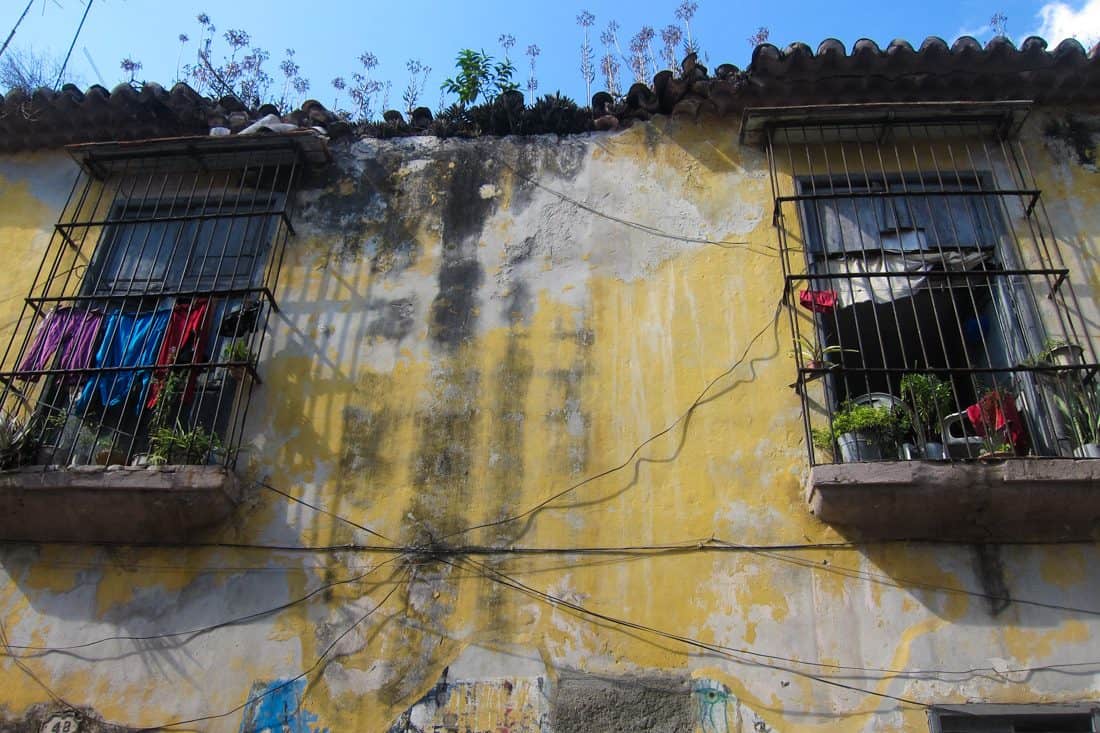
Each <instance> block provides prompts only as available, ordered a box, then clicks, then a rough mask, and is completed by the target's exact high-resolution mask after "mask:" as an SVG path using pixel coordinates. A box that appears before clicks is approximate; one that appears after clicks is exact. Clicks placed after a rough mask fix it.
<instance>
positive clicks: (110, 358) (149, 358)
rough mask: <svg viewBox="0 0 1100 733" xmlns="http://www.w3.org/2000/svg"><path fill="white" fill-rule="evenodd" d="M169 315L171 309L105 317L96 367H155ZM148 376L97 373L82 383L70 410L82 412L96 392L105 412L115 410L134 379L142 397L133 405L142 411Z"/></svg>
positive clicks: (134, 372) (137, 372)
mask: <svg viewBox="0 0 1100 733" xmlns="http://www.w3.org/2000/svg"><path fill="white" fill-rule="evenodd" d="M171 315H172V311H171V309H168V310H159V311H156V312H154V313H139V314H132V313H111V314H110V315H108V316H107V318H106V320H105V321H104V326H103V340H102V341H101V342H100V344H99V350H98V351H96V355H95V368H97V369H108V368H111V367H136V366H140V365H142V364H147V365H149V366H154V365H155V364H156V360H157V353H158V351H159V349H160V342H161V341H162V340H163V339H164V331H165V329H166V328H167V327H168V319H169V318H170V317H171ZM149 375H150V371H149V370H148V369H140V370H138V369H135V370H132V371H117V372H105V373H101V374H97V375H95V376H93V377H92V378H91V379H89V380H88V381H87V383H85V385H84V389H82V390H81V392H80V395H79V396H78V397H77V398H76V401H75V402H74V403H73V408H74V409H75V410H77V411H81V412H82V411H83V410H84V408H86V407H87V406H88V404H89V403H90V401H91V399H92V397H93V396H94V395H95V394H96V393H97V392H98V394H99V399H100V402H101V404H102V405H103V408H104V409H107V408H110V407H117V406H118V405H120V404H122V402H123V400H125V399H126V396H127V395H128V394H130V389H131V388H132V387H133V384H134V380H135V379H140V380H141V394H140V395H139V396H138V398H137V399H136V401H135V404H136V405H137V406H138V409H141V405H142V403H143V402H144V399H145V398H144V395H145V389H146V387H148V385H149Z"/></svg>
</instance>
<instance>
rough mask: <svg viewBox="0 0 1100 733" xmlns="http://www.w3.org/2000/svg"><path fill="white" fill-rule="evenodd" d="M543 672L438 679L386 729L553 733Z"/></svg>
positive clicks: (414, 732)
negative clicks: (467, 679) (537, 674)
mask: <svg viewBox="0 0 1100 733" xmlns="http://www.w3.org/2000/svg"><path fill="white" fill-rule="evenodd" d="M548 707H549V706H548V704H547V699H546V694H545V684H544V681H543V679H542V678H541V677H535V678H523V677H520V678H509V679H490V680H477V681H471V682H445V681H443V682H439V683H438V684H437V685H436V686H435V687H433V688H432V690H431V691H430V692H429V693H428V694H427V695H425V696H424V697H422V698H421V699H420V700H418V701H417V702H416V704H414V705H413V706H412V707H410V708H409V709H408V710H406V711H405V712H404V713H402V714H401V716H400V717H399V718H398V719H397V720H396V721H395V722H394V724H393V725H391V726H390V729H389V731H388V733H450V732H451V731H462V733H550V727H549V710H548Z"/></svg>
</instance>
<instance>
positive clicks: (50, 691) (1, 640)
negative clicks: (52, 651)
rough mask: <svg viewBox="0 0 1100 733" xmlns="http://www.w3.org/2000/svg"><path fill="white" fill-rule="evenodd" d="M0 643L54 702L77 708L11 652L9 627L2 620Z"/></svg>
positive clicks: (6, 652) (24, 672) (65, 706)
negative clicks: (6, 627) (5, 626)
mask: <svg viewBox="0 0 1100 733" xmlns="http://www.w3.org/2000/svg"><path fill="white" fill-rule="evenodd" d="M0 644H3V646H4V649H5V654H6V655H7V656H9V657H11V660H12V661H13V662H14V663H15V666H16V667H18V668H19V671H21V672H22V673H23V674H25V675H26V676H27V677H29V678H30V679H31V680H32V681H33V682H34V683H35V684H37V685H38V686H39V687H41V688H42V689H43V690H45V692H46V694H47V695H49V696H50V699H51V700H53V701H54V703H56V704H58V705H61V706H62V707H64V708H66V709H67V710H76V708H75V707H73V706H72V705H71V704H70V703H69V702H68V701H66V700H65V698H63V697H61V696H60V695H58V694H57V693H56V692H54V691H53V689H52V688H51V687H50V686H49V685H47V684H46V683H45V682H43V681H42V680H41V679H40V678H39V677H38V675H36V674H35V673H34V672H33V671H32V670H31V668H30V667H28V666H27V665H26V664H24V663H23V662H22V660H21V658H20V657H18V656H16V655H14V654H12V653H11V645H10V644H9V643H8V632H7V629H5V628H4V624H3V622H0Z"/></svg>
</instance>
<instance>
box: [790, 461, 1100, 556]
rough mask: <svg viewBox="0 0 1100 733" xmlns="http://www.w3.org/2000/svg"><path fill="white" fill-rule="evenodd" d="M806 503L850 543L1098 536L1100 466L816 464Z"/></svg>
mask: <svg viewBox="0 0 1100 733" xmlns="http://www.w3.org/2000/svg"><path fill="white" fill-rule="evenodd" d="M806 499H807V501H808V503H809V505H810V511H812V512H813V513H814V514H815V515H816V516H817V517H818V519H820V520H822V521H823V522H826V523H828V524H831V525H834V526H836V528H837V530H838V531H840V532H841V533H842V534H844V535H846V536H849V537H851V538H852V539H856V540H858V539H864V540H871V539H935V540H956V541H964V542H1013V541H1015V542H1026V541H1050V540H1093V539H1096V538H1098V537H1100V460H1069V459H1049V458H1048V459H1044V458H1011V459H1007V460H1003V461H994V462H983V461H973V462H956V463H950V462H940V461H881V462H873V463H839V464H833V465H822V466H814V467H813V468H811V469H810V475H809V479H808V481H807V483H806Z"/></svg>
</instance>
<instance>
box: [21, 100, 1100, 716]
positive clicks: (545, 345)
mask: <svg viewBox="0 0 1100 733" xmlns="http://www.w3.org/2000/svg"><path fill="white" fill-rule="evenodd" d="M1087 112H1088V110H1080V109H1065V108H1041V109H1037V110H1035V111H1034V112H1033V113H1032V114H1031V116H1029V118H1028V119H1027V121H1026V123H1025V124H1024V127H1023V128H1022V130H1021V131H1020V132H1019V138H1020V140H1021V141H1022V142H1023V146H1024V148H1025V149H1026V151H1027V154H1028V156H1029V160H1030V161H1031V164H1032V165H1033V166H1034V173H1035V176H1036V180H1037V182H1038V184H1039V186H1040V187H1041V188H1042V191H1043V201H1044V203H1045V206H1046V210H1047V212H1049V214H1050V216H1051V219H1052V228H1053V230H1054V231H1055V232H1056V233H1057V235H1058V236H1059V244H1060V245H1061V247H1062V250H1063V253H1064V254H1065V256H1066V258H1067V263H1068V264H1067V266H1068V267H1069V268H1070V269H1071V270H1072V281H1073V282H1072V286H1073V287H1075V288H1076V289H1077V294H1078V295H1079V296H1080V299H1081V303H1083V304H1084V305H1083V307H1084V308H1085V310H1086V312H1085V313H1084V314H1083V318H1084V319H1085V322H1086V323H1088V324H1090V325H1092V324H1095V318H1096V315H1097V314H1096V312H1095V309H1094V308H1093V305H1092V304H1093V298H1095V297H1096V295H1097V294H1098V293H1100V269H1098V268H1097V266H1096V262H1097V256H1098V253H1100V238H1098V235H1097V234H1096V233H1097V232H1100V186H1098V185H1097V184H1098V181H1100V179H1098V178H1097V173H1096V170H1095V167H1094V166H1093V165H1090V164H1088V163H1087V162H1082V158H1081V157H1080V156H1079V155H1078V154H1077V151H1075V150H1074V149H1073V147H1072V146H1071V145H1069V144H1068V143H1066V142H1065V141H1064V140H1062V139H1059V138H1057V137H1051V136H1050V135H1047V134H1045V131H1046V130H1048V129H1049V127H1050V123H1051V121H1057V120H1063V119H1065V118H1066V115H1067V114H1070V113H1073V114H1075V115H1082V114H1086V113H1087ZM1086 117H1087V114H1086ZM739 133H740V125H739V123H738V120H737V119H731V118H729V117H725V118H718V117H714V116H707V115H704V116H702V117H700V118H698V119H688V118H685V117H683V116H679V117H665V116H657V117H655V118H654V119H653V120H651V121H649V122H645V123H639V124H636V125H634V126H633V127H631V128H630V129H627V130H621V131H615V132H594V133H589V134H584V135H576V136H569V137H563V138H558V137H556V136H534V137H504V138H489V137H485V138H480V139H472V140H467V139H437V138H432V137H410V138H398V139H393V140H377V139H362V140H344V141H334V142H333V143H332V144H331V148H330V150H331V155H332V162H331V163H330V164H329V165H327V166H322V167H319V168H316V169H314V170H312V171H310V172H309V173H308V174H307V175H305V176H304V178H303V179H302V181H301V183H300V185H299V186H298V191H297V194H296V196H297V201H296V203H297V206H296V211H295V214H294V219H293V221H294V226H295V229H296V235H295V236H294V237H293V238H292V239H291V240H290V243H289V244H288V247H287V253H286V261H285V263H284V265H283V272H282V278H281V282H280V284H279V290H278V293H277V298H278V301H279V306H280V312H279V313H278V314H275V315H274V316H273V317H272V319H271V322H270V324H269V332H270V335H269V339H268V341H267V343H266V345H265V347H264V351H263V353H262V354H260V362H259V373H260V375H261V376H262V378H263V384H262V386H259V387H257V390H256V393H255V394H254V396H253V399H252V406H251V410H250V413H249V419H248V423H247V430H246V435H245V446H246V451H245V452H244V453H243V456H242V458H241V459H240V461H239V462H238V470H237V473H238V474H239V475H240V477H241V481H242V485H244V486H245V487H247V488H246V490H245V499H244V500H243V502H242V503H241V504H240V505H239V506H238V507H237V508H236V510H235V511H234V513H233V515H232V516H231V518H230V519H229V521H227V522H225V523H224V524H223V525H221V526H220V527H218V528H216V529H213V530H209V531H207V532H204V533H203V534H201V535H200V536H197V537H195V538H193V539H194V541H195V542H196V543H198V545H199V546H196V547H185V546H180V545H178V544H177V545H173V546H169V547H156V546H107V547H104V546H74V545H65V544H34V543H16V544H10V545H6V546H4V547H2V548H0V579H2V580H3V582H2V583H0V621H2V631H3V638H2V639H0V643H2V644H3V645H4V646H5V649H4V656H3V658H0V729H3V730H8V729H11V730H19V731H22V730H39V729H40V728H41V727H42V725H43V724H44V723H47V722H48V721H50V720H51V719H53V718H54V716H63V715H65V714H66V711H67V710H69V709H70V706H71V707H72V708H75V709H76V710H77V711H79V713H80V716H82V717H77V718H74V720H75V721H77V722H76V724H77V725H78V726H79V729H80V730H81V731H84V730H89V731H90V730H99V729H102V730H114V729H146V728H150V729H152V728H159V727H162V726H166V725H169V724H172V723H174V722H176V721H191V720H196V722H188V723H185V724H182V725H181V726H180V728H181V729H186V730H210V731H266V730H289V731H321V730H328V731H333V732H335V731H395V732H396V731H402V732H403V731H414V730H415V731H477V732H480V731H494V732H495V731H512V732H513V733H519V732H520V731H524V732H528V731H532V732H533V731H538V732H540V733H549V732H550V731H559V732H564V731H575V730H576V731H618V730H624V731H625V730H631V731H634V730H657V731H666V730H667V731H681V730H682V731H705V732H708V733H710V732H712V731H713V732H715V733H726V732H727V731H729V732H730V733H732V732H733V731H773V730H774V731H783V732H793V731H849V732H851V733H856V732H857V731H920V730H926V729H927V727H928V712H927V707H926V706H930V705H940V704H951V703H966V702H998V703H1089V702H1094V701H1096V700H1100V689H1098V684H1100V683H1098V677H1097V674H1098V673H1100V653H1098V651H1097V650H1098V649H1100V645H1098V643H1097V640H1098V639H1100V619H1098V613H1100V590H1098V588H1097V585H1096V583H1095V582H1093V578H1092V577H1091V575H1090V570H1089V568H1092V567H1095V566H1096V565H1097V564H1098V563H1100V549H1098V546H1097V545H1096V544H1093V543H1089V542H1079V543H1074V544H1057V543H1054V544H1001V545H993V546H975V545H969V544H953V543H932V542H890V541H884V542H866V543H864V542H859V541H856V542H849V539H850V538H847V537H845V536H844V535H842V534H841V533H839V532H838V531H837V530H836V529H835V528H833V527H830V526H829V525H826V524H824V523H822V522H821V521H819V520H818V519H817V518H815V517H814V516H813V515H812V514H811V512H810V511H809V508H808V506H807V502H806V496H805V493H804V486H805V479H806V475H807V472H808V470H809V462H808V458H807V447H806V445H805V434H804V430H803V422H802V408H801V403H800V401H799V398H798V396H797V395H796V394H795V393H794V391H793V390H792V389H791V388H790V386H789V385H790V384H791V382H792V380H793V379H794V375H795V361H794V357H793V356H792V355H791V343H792V335H791V331H790V327H789V324H788V322H787V319H786V317H785V316H783V310H782V309H783V308H784V307H786V306H784V305H783V304H782V302H781V299H782V295H783V291H784V277H783V275H784V273H783V271H782V269H781V266H780V260H779V257H778V255H777V239H776V231H775V228H774V227H773V203H774V202H773V192H772V190H771V182H770V179H769V174H768V161H767V155H766V153H765V151H764V150H763V149H762V148H761V147H760V146H757V145H750V144H742V143H741V142H740V141H739ZM1093 151H1094V149H1093ZM76 173H77V168H76V166H75V165H74V164H73V163H72V161H71V159H70V158H69V157H68V156H67V155H65V154H64V153H63V152H62V151H46V152H39V153H25V154H12V155H8V156H6V157H5V158H3V159H2V160H0V251H3V252H4V253H5V257H4V260H5V268H4V276H3V278H2V280H0V326H4V327H7V328H9V329H10V327H11V326H10V324H11V322H12V321H14V319H15V317H16V315H17V313H18V309H19V308H20V307H21V305H22V298H23V296H24V295H25V294H26V288H27V283H29V282H30V281H31V280H32V279H33V277H34V271H35V269H36V268H37V267H38V263H39V260H40V258H41V254H42V251H43V249H44V247H45V246H46V244H47V242H48V241H49V239H50V236H51V232H52V228H53V225H54V222H55V221H56V220H57V217H58V213H59V211H60V209H61V207H62V205H63V202H64V197H65V195H66V194H67V193H68V190H69V188H70V186H71V182H72V178H73V176H74V175H76ZM263 484H266V485H267V486H266V487H265V486H264V485H263ZM269 487H270V488H269ZM272 488H273V489H278V490H279V491H281V492H285V493H286V494H289V495H291V496H293V497H295V498H297V499H300V500H302V501H304V502H308V503H309V504H310V505H312V507H311V506H308V505H306V504H303V503H300V502H296V501H292V500H290V499H288V498H287V497H285V496H283V495H282V494H280V493H276V492H275V491H273V490H271V489H272ZM960 490H961V489H960ZM548 500H549V501H548ZM517 515H518V517H519V518H517V519H514V520H512V521H502V520H508V519H509V518H511V517H516V516H517ZM355 525H359V526H358V527H357V526H355ZM481 525H488V526H481ZM474 527H477V528H475V529H470V528H474ZM362 528H369V530H371V531H372V533H368V532H367V531H364V529H362ZM374 532H376V533H377V535H375V534H373V533H374ZM219 544H220V545H221V546H218V545H219ZM395 546H396V547H399V548H401V549H397V550H394V549H388V548H390V547H395ZM295 548H312V549H295ZM998 583H1001V584H1003V589H1004V593H1001V592H998V591H996V590H994V591H991V587H993V588H996V587H997V584H998ZM990 596H996V598H992V599H991V598H990ZM1005 598H1009V599H1010V601H1009V602H1008V603H1007V605H1004V604H1003V603H1002V602H1001V601H1003V600H1004V599H1005ZM1002 606H1003V607H1002ZM627 624H631V625H627ZM250 700H251V702H250ZM116 726H117V728H116ZM50 730H52V728H51V729H50ZM59 730H60V729H59Z"/></svg>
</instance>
